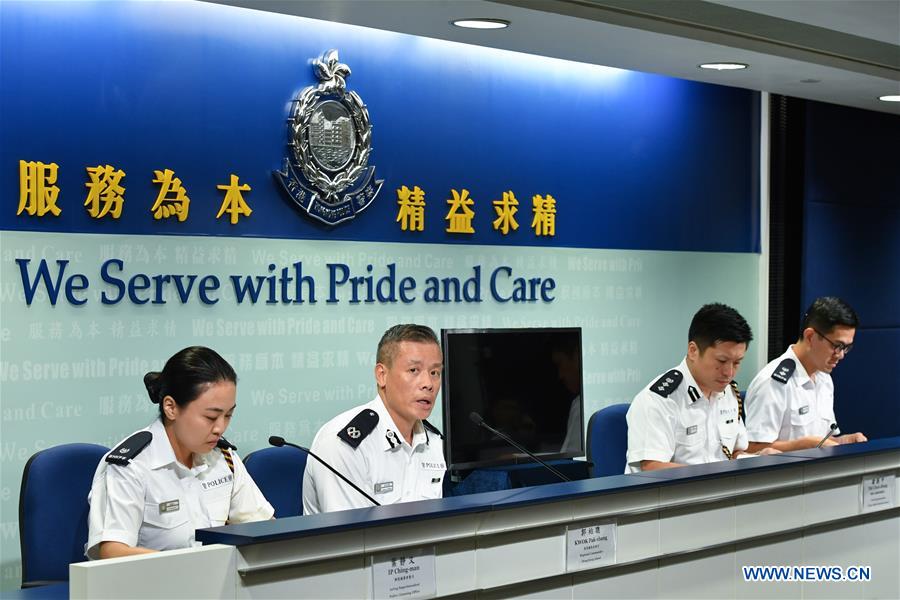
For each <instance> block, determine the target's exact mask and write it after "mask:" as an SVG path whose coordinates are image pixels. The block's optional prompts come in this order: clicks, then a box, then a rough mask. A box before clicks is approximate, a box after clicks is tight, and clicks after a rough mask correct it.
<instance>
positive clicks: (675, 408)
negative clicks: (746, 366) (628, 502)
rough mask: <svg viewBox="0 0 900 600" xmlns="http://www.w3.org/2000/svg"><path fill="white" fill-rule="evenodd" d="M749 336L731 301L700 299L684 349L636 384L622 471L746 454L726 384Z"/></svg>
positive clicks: (733, 394)
mask: <svg viewBox="0 0 900 600" xmlns="http://www.w3.org/2000/svg"><path fill="white" fill-rule="evenodd" d="M752 339H753V333H752V331H751V330H750V325H748V324H747V321H746V320H744V317H742V316H741V315H740V314H739V313H738V312H737V311H736V310H734V309H733V308H731V307H730V306H726V305H724V304H707V305H705V306H703V307H702V308H700V310H699V311H697V314H695V315H694V318H693V320H692V321H691V326H690V329H689V331H688V348H687V356H685V358H684V360H682V361H681V364H679V365H678V366H677V367H675V368H674V369H671V370H669V371H667V372H666V373H664V374H663V375H662V376H660V377H659V378H657V379H656V380H655V381H654V382H653V383H651V384H650V385H648V386H647V387H645V388H644V389H643V390H641V391H640V392H639V393H638V394H637V396H635V397H634V400H633V401H632V403H631V407H630V408H629V409H628V414H627V416H626V418H627V421H628V454H627V459H626V462H627V465H626V468H625V472H626V473H637V472H639V471H642V470H644V471H646V470H652V469H662V468H667V467H679V466H683V465H691V464H701V463H709V462H715V461H719V460H731V459H734V458H738V457H739V456H743V455H744V454H745V451H746V450H747V431H746V430H745V429H744V424H743V422H742V421H741V414H740V405H739V399H740V397H739V395H738V394H737V390H736V387H735V386H732V385H731V384H732V383H733V381H734V377H735V375H736V374H737V371H738V368H740V365H741V361H742V360H743V359H744V354H745V353H746V352H747V347H748V346H749V345H750V340H752ZM767 453H771V451H769V452H767Z"/></svg>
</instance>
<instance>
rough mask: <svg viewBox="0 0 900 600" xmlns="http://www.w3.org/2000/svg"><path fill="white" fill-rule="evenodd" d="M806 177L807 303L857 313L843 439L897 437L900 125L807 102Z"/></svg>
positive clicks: (839, 395) (844, 391) (838, 382)
mask: <svg viewBox="0 0 900 600" xmlns="http://www.w3.org/2000/svg"><path fill="white" fill-rule="evenodd" d="M806 110H807V119H806V144H805V147H806V157H805V164H806V170H805V173H804V190H805V193H804V199H803V200H804V204H803V214H804V232H803V235H804V238H803V239H804V247H803V279H802V282H801V292H802V297H803V301H802V304H803V306H802V307H798V308H797V310H798V312H801V311H803V310H805V308H806V307H807V306H809V304H810V303H811V302H812V301H813V300H814V299H815V298H817V297H818V296H831V295H834V296H840V297H842V298H844V299H845V300H847V302H849V303H850V304H851V306H853V307H854V309H855V310H856V312H857V313H858V314H859V318H860V321H861V327H860V329H859V331H858V332H857V335H856V338H855V340H854V342H855V346H854V348H853V353H852V354H850V355H849V356H847V357H846V358H845V360H843V361H842V362H841V363H840V364H839V365H838V367H837V369H835V371H834V373H833V374H832V376H833V378H834V387H835V392H834V393H835V413H836V415H837V417H838V423H839V424H840V425H841V429H842V430H843V431H845V432H847V433H849V432H852V431H862V432H864V433H865V434H866V435H868V436H869V437H872V438H875V437H879V438H881V437H889V436H896V435H900V401H898V400H897V395H896V394H893V393H885V391H884V382H885V378H884V374H887V373H892V372H894V371H895V370H896V368H897V364H898V360H900V308H898V307H900V235H898V232H900V170H898V169H897V164H896V163H897V160H896V159H897V152H896V141H897V139H900V117H897V116H895V115H889V114H883V113H875V112H869V111H863V110H858V109H853V108H847V107H841V106H835V105H832V104H823V103H819V102H809V103H808V105H807V109H806Z"/></svg>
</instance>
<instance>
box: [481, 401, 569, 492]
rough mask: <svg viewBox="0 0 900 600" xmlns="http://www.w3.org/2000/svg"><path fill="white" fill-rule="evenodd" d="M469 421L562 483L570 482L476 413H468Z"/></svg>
mask: <svg viewBox="0 0 900 600" xmlns="http://www.w3.org/2000/svg"><path fill="white" fill-rule="evenodd" d="M469 419H471V421H472V422H473V423H475V424H476V425H478V426H479V427H483V428H485V429H487V430H488V431H490V432H491V433H493V434H494V435H496V436H497V437H498V438H500V439H502V440H503V441H505V442H506V443H507V444H509V445H510V446H512V447H513V448H515V449H516V450H519V451H520V452H522V453H524V454H527V455H528V456H530V457H531V458H533V459H534V460H536V461H537V462H539V463H541V464H542V465H544V466H545V467H546V468H547V469H549V470H550V472H551V473H553V474H554V475H556V476H557V477H559V478H560V479H561V480H562V481H572V480H571V479H569V478H568V477H566V476H565V475H563V474H562V473H560V472H559V471H557V470H556V469H554V468H553V467H551V466H550V465H548V464H547V463H546V462H544V461H543V460H541V459H540V458H538V457H537V456H536V455H535V454H533V453H532V452H529V451H528V450H526V449H525V448H523V447H522V446H520V445H519V444H517V443H516V442H515V441H514V440H513V439H512V438H511V437H509V436H508V435H506V434H505V433H503V432H502V431H498V430H497V429H494V428H493V427H491V426H490V425H488V424H487V423H485V422H484V419H482V418H481V415H479V414H478V413H476V412H473V413H470V414H469Z"/></svg>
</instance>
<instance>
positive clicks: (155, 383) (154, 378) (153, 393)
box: [144, 371, 162, 404]
mask: <svg viewBox="0 0 900 600" xmlns="http://www.w3.org/2000/svg"><path fill="white" fill-rule="evenodd" d="M144 387H146V388H147V394H149V395H150V401H151V402H153V404H159V401H160V400H161V398H160V397H159V394H160V391H161V388H162V373H160V372H159V371H150V372H149V373H147V374H146V375H144Z"/></svg>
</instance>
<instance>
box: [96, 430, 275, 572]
mask: <svg viewBox="0 0 900 600" xmlns="http://www.w3.org/2000/svg"><path fill="white" fill-rule="evenodd" d="M142 431H149V432H150V433H151V434H153V440H152V441H151V442H150V443H149V444H147V446H146V447H145V448H144V449H143V450H142V451H141V452H140V454H138V455H137V456H135V457H134V458H133V459H132V460H131V462H130V463H129V464H128V465H125V466H121V465H118V464H112V463H108V462H106V460H105V457H104V460H101V461H100V464H99V465H98V466H97V471H96V472H95V473H94V481H93V483H92V485H91V492H90V494H89V495H88V502H90V505H91V509H90V514H89V516H88V542H87V545H86V547H85V555H86V556H87V557H88V558H91V559H97V558H99V557H100V556H99V552H100V548H99V546H100V542H122V543H123V544H127V545H129V546H133V547H138V546H139V547H142V548H150V549H153V550H171V549H175V548H189V547H191V546H194V545H196V544H195V542H194V530H195V529H202V528H204V527H217V526H219V525H224V524H225V522H226V521H227V522H229V523H244V522H248V521H263V520H266V519H270V518H271V517H272V515H274V514H275V510H274V509H273V508H272V506H271V505H270V504H269V503H268V502H267V501H266V499H265V497H263V495H262V492H260V491H259V488H258V487H256V484H255V483H254V482H253V479H251V478H250V475H249V474H248V473H247V469H246V468H245V467H244V463H242V462H241V459H240V458H238V456H237V454H236V453H235V452H234V451H232V452H231V456H232V457H233V459H234V460H233V462H234V474H232V473H231V470H230V469H229V468H228V464H227V463H226V462H225V457H224V456H223V455H222V453H221V452H220V451H219V450H217V449H214V450H213V451H212V452H208V453H206V454H203V455H200V456H197V457H196V459H195V464H194V467H193V468H191V469H189V468H187V467H185V466H184V465H182V464H181V463H179V462H178V461H177V460H176V459H175V452H174V451H173V450H172V445H171V443H170V442H169V438H168V436H167V435H166V431H165V427H164V426H163V424H162V421H160V420H158V419H157V420H156V421H154V422H153V423H152V424H151V425H150V426H149V427H147V428H145V429H144V430H142ZM117 447H118V446H117Z"/></svg>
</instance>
